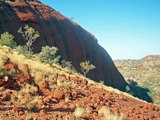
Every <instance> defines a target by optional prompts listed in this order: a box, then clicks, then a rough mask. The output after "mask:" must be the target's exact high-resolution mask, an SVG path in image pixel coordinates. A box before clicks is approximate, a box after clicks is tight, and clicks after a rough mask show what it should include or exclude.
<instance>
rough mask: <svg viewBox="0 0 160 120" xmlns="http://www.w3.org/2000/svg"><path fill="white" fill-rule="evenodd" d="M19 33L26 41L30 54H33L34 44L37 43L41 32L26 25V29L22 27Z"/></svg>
mask: <svg viewBox="0 0 160 120" xmlns="http://www.w3.org/2000/svg"><path fill="white" fill-rule="evenodd" d="M18 33H20V34H21V35H22V37H23V38H24V39H25V40H26V48H27V50H28V51H29V54H32V48H31V46H32V44H33V42H35V41H36V39H37V38H38V37H39V36H40V34H39V32H38V31H36V30H35V29H34V28H32V27H29V26H28V25H25V27H24V29H22V27H20V28H19V29H18Z"/></svg>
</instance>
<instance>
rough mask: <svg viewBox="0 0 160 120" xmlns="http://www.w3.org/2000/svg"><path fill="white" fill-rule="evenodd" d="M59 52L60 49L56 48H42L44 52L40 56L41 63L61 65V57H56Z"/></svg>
mask: <svg viewBox="0 0 160 120" xmlns="http://www.w3.org/2000/svg"><path fill="white" fill-rule="evenodd" d="M57 51H58V49H57V48H56V47H49V46H45V47H42V51H41V52H40V53H39V54H38V58H39V60H41V62H45V63H49V64H53V63H59V59H60V56H57V55H56V54H57Z"/></svg>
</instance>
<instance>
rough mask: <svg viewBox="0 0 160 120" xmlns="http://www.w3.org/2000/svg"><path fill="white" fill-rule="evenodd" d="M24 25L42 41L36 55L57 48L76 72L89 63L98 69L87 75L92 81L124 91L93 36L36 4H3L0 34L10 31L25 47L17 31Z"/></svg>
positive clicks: (122, 84) (121, 82) (114, 69)
mask: <svg viewBox="0 0 160 120" xmlns="http://www.w3.org/2000/svg"><path fill="white" fill-rule="evenodd" d="M25 24H28V25H30V26H32V27H34V28H35V29H36V30H38V31H39V33H40V38H39V39H38V40H37V41H36V42H35V43H34V44H33V48H34V51H35V52H39V51H40V50H41V47H42V46H45V45H49V46H56V47H57V48H58V49H59V54H60V55H61V56H62V58H63V59H66V60H68V61H72V64H73V65H74V66H75V68H76V69H77V70H79V67H80V66H79V63H80V62H82V61H85V60H89V61H90V62H91V63H92V64H94V65H95V66H96V69H95V70H93V71H91V72H90V73H89V74H88V77H89V78H91V79H94V80H96V81H100V80H104V82H105V84H106V85H109V86H112V87H115V88H118V89H121V90H124V88H125V85H126V82H125V81H124V79H123V77H122V76H121V74H120V73H119V71H118V70H117V68H116V67H115V65H114V63H113V62H112V60H111V58H110V56H109V55H108V53H107V52H106V51H105V50H104V49H103V48H102V47H101V46H100V45H99V44H98V43H97V39H96V38H95V37H94V36H93V35H92V34H91V33H89V32H87V31H86V30H84V29H83V28H82V27H80V26H79V25H78V24H76V23H74V22H73V21H71V20H70V19H68V18H66V17H65V16H63V15H61V14H60V13H59V12H57V11H55V10H54V9H52V8H50V7H49V6H46V5H44V4H42V3H40V2H37V0H36V1H33V0H32V1H31V0H30V1H24V2H22V1H21V2H2V1H0V34H1V33H3V32H5V31H8V32H10V33H11V34H13V35H14V36H15V38H16V42H17V43H18V44H24V43H25V40H24V39H23V38H22V37H21V35H19V34H17V30H18V29H19V27H20V26H24V25H25Z"/></svg>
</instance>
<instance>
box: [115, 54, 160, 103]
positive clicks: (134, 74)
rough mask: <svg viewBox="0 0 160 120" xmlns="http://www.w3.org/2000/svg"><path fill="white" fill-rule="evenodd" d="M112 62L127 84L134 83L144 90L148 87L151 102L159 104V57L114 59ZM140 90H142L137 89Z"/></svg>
mask: <svg viewBox="0 0 160 120" xmlns="http://www.w3.org/2000/svg"><path fill="white" fill-rule="evenodd" d="M114 62H115V65H116V66H117V68H118V70H119V71H120V72H121V73H122V75H123V76H124V77H125V79H126V80H127V81H128V83H129V84H130V83H134V84H136V85H137V86H141V87H143V88H144V89H145V90H147V89H148V94H149V95H150V96H151V97H152V99H153V102H154V103H156V104H158V105H160V75H159V73H160V58H156V57H155V58H154V57H152V58H150V59H141V60H116V61H114ZM141 92H143V91H139V93H141ZM141 97H143V95H142V96H141Z"/></svg>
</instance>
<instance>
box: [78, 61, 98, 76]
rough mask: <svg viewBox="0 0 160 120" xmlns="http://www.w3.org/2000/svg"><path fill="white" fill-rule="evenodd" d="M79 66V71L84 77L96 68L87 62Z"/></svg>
mask: <svg viewBox="0 0 160 120" xmlns="http://www.w3.org/2000/svg"><path fill="white" fill-rule="evenodd" d="M80 66H81V71H82V73H83V75H84V76H85V77H86V75H87V73H88V72H89V71H90V70H93V69H95V68H96V67H95V66H94V65H93V64H90V62H89V61H84V62H81V63H80Z"/></svg>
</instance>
